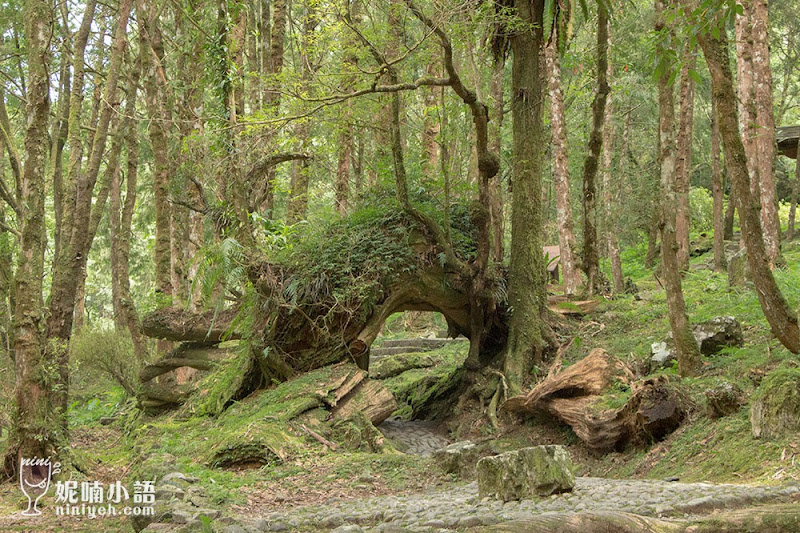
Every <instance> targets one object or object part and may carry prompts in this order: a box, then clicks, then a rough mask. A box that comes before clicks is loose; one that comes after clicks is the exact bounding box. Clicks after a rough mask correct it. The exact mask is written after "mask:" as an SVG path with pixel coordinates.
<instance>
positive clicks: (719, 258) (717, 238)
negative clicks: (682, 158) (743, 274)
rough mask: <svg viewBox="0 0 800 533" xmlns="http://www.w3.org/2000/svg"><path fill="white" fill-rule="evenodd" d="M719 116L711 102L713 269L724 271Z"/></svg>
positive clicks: (722, 190)
mask: <svg viewBox="0 0 800 533" xmlns="http://www.w3.org/2000/svg"><path fill="white" fill-rule="evenodd" d="M719 149H720V147H719V118H717V106H716V105H715V104H714V102H713V100H712V102H711V195H712V197H713V199H714V270H715V271H716V272H725V267H726V264H727V261H726V260H725V215H724V213H723V209H724V208H723V200H724V185H725V183H724V178H723V176H722V168H721V161H720V153H719Z"/></svg>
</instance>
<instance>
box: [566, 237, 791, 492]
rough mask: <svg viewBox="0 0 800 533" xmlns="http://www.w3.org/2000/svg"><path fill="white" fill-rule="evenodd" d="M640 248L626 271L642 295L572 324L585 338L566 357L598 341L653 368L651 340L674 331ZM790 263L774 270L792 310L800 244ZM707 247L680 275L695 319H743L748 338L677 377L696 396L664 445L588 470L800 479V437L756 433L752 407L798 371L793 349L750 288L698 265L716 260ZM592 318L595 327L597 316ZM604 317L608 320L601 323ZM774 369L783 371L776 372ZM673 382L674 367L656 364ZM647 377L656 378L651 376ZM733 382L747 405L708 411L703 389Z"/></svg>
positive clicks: (618, 394) (639, 366)
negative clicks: (777, 334)
mask: <svg viewBox="0 0 800 533" xmlns="http://www.w3.org/2000/svg"><path fill="white" fill-rule="evenodd" d="M643 254H644V247H641V248H636V249H629V250H627V251H626V252H625V253H624V254H623V268H624V269H625V274H626V276H630V277H631V278H632V279H633V281H634V282H635V283H636V285H637V286H638V288H639V291H640V292H639V297H640V298H641V300H637V299H635V298H634V297H633V296H632V295H620V296H618V297H617V298H615V299H613V300H609V301H608V302H605V303H604V304H603V306H602V307H601V308H600V309H599V311H598V312H597V313H595V314H593V315H591V316H590V317H588V320H586V321H584V322H583V323H581V324H580V326H579V327H577V328H576V330H575V336H576V337H577V338H578V339H579V342H576V343H573V347H572V348H571V349H570V352H569V354H568V356H567V359H570V360H577V359H580V358H581V357H583V356H585V355H586V354H587V353H588V352H589V350H591V349H592V348H604V349H605V350H607V351H608V352H609V353H611V354H613V355H616V356H618V357H620V358H622V359H623V360H626V361H628V362H629V363H631V366H632V367H633V368H634V369H636V370H638V371H639V372H641V373H644V374H646V373H647V364H648V361H649V357H650V353H649V352H650V344H651V343H653V342H659V341H662V340H663V339H664V338H665V336H666V335H667V333H668V332H669V322H668V317H667V308H666V297H665V293H664V291H663V289H662V288H661V286H660V284H659V280H658V279H657V277H656V276H655V275H654V274H653V272H652V271H651V270H647V269H644V268H643V267H642V262H643ZM784 257H785V259H786V262H787V266H786V267H785V268H783V269H781V270H778V271H776V273H775V277H776V279H777V281H778V283H779V285H780V287H781V290H782V291H783V294H784V296H785V297H786V299H787V300H788V302H789V305H790V307H791V308H793V309H797V307H798V302H799V301H800V246H797V244H795V243H789V244H787V245H784ZM712 261H713V255H712V254H711V253H707V254H704V255H702V256H700V257H695V258H692V260H691V264H692V265H693V269H692V270H690V271H689V272H688V273H687V274H686V276H685V278H684V280H683V291H684V297H685V300H686V305H687V311H688V313H689V317H690V320H691V322H692V323H698V322H701V321H704V320H709V319H711V318H713V317H715V316H724V315H730V316H734V317H736V318H737V319H738V320H739V322H740V323H741V325H742V329H743V333H744V339H745V344H744V346H743V347H741V348H726V349H724V350H723V351H722V352H720V353H718V354H715V355H713V356H704V357H703V361H702V370H701V373H700V375H699V376H698V377H694V378H687V379H681V380H679V381H678V383H679V386H680V388H681V390H683V392H684V393H685V394H686V397H687V398H688V400H689V403H690V414H689V417H688V420H687V421H686V422H684V424H683V425H682V426H681V428H679V429H678V431H676V432H675V433H674V434H673V435H671V436H670V437H668V438H667V439H666V440H665V441H664V442H662V443H654V444H653V445H652V446H651V447H649V448H648V449H645V450H628V451H626V452H624V453H621V454H617V453H615V454H610V455H608V456H606V457H604V458H601V459H599V460H598V462H597V463H596V464H594V465H593V466H592V467H591V471H592V473H593V474H596V475H608V476H613V477H628V476H639V477H650V478H662V477H668V476H678V477H680V478H681V479H682V480H687V481H696V480H709V481H717V482H745V481H754V482H764V483H775V482H780V481H786V480H792V479H800V457H796V454H798V453H800V448H798V446H800V435H789V436H786V437H777V438H774V439H769V440H766V439H761V440H759V439H755V438H754V437H753V436H752V432H751V426H750V406H751V405H752V402H753V401H754V399H755V398H757V397H759V395H763V394H765V392H764V384H766V383H769V379H770V378H769V377H767V376H770V375H771V373H775V372H778V373H780V372H797V369H795V368H792V367H793V366H794V365H795V364H796V361H797V356H795V355H793V354H791V353H790V352H789V351H788V350H786V349H785V348H784V347H783V346H782V345H781V344H780V343H779V342H778V341H777V340H776V339H775V338H774V336H773V335H772V334H771V332H770V330H769V326H768V324H767V322H766V319H765V318H764V314H763V312H762V310H761V306H760V304H759V302H758V298H757V296H756V294H755V291H754V289H753V288H752V285H748V286H745V287H737V288H730V287H729V286H728V281H727V277H726V275H725V274H724V273H715V272H713V271H711V270H710V269H701V268H698V266H696V265H710V264H711V263H712ZM589 320H591V322H594V323H595V325H592V323H591V322H589ZM597 324H602V327H600V326H597ZM776 369H777V370H776ZM652 374H667V375H670V376H673V378H675V379H677V368H675V366H673V367H671V368H666V369H661V370H653V372H652ZM652 374H651V375H652ZM723 382H729V383H733V384H736V385H737V386H738V387H739V388H740V389H742V391H743V392H744V397H745V399H746V404H745V405H744V406H743V407H742V408H741V409H740V410H739V411H738V412H736V413H734V414H732V415H729V416H727V417H723V418H720V419H710V418H708V416H707V414H706V410H705V406H706V399H705V391H706V389H709V388H713V387H715V386H718V385H720V384H722V383H723ZM625 392H626V391H623V390H620V391H615V390H612V394H609V395H608V396H607V398H605V399H604V401H605V402H606V403H607V404H608V405H607V406H608V407H615V406H617V407H618V406H619V405H620V403H621V402H622V401H623V400H624V399H625V397H626V394H625Z"/></svg>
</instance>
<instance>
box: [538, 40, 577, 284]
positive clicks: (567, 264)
mask: <svg viewBox="0 0 800 533" xmlns="http://www.w3.org/2000/svg"><path fill="white" fill-rule="evenodd" d="M554 31H555V32H557V33H556V34H555V35H553V36H551V38H550V42H549V43H548V44H547V45H546V46H545V62H546V67H547V73H548V92H549V93H550V126H551V132H552V137H551V138H552V143H553V151H554V153H553V181H554V183H555V189H556V218H557V222H558V244H559V248H560V251H561V258H560V263H561V271H562V275H563V277H564V292H565V293H566V294H569V295H572V294H576V293H577V292H578V289H579V288H580V285H581V281H582V278H581V273H580V270H579V268H578V264H577V260H576V258H575V252H576V250H577V249H578V244H577V242H576V239H575V223H574V222H573V220H572V203H571V202H570V187H569V159H568V157H569V156H568V154H569V150H568V147H567V121H566V113H565V109H564V93H563V92H562V89H561V61H560V59H559V49H558V47H559V39H560V38H562V36H561V35H560V34H559V30H558V28H556V29H555V30H554Z"/></svg>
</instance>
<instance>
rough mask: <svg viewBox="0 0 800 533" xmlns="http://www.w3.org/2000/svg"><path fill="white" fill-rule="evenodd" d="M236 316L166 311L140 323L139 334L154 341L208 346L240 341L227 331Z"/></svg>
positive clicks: (230, 311)
mask: <svg viewBox="0 0 800 533" xmlns="http://www.w3.org/2000/svg"><path fill="white" fill-rule="evenodd" d="M238 313H239V310H238V309H237V308H231V309H225V310H222V311H215V310H210V311H206V312H204V313H193V312H191V311H187V310H186V309H183V308H179V307H167V308H164V309H159V310H158V311H154V312H153V313H150V314H149V315H147V316H146V317H145V318H144V320H142V331H143V332H144V334H145V335H147V336H148V337H153V338H156V339H166V340H169V341H179V342H191V343H195V344H204V345H207V346H210V345H214V344H218V343H220V342H222V341H223V340H232V339H239V338H241V337H240V335H239V334H238V333H237V332H235V331H233V332H232V331H230V329H231V324H232V323H233V320H234V319H235V318H236V315H237V314H238Z"/></svg>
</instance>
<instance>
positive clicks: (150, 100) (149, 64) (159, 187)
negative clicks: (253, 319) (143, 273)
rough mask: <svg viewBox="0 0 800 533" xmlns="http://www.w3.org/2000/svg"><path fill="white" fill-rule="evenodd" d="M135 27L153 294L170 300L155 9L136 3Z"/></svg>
mask: <svg viewBox="0 0 800 533" xmlns="http://www.w3.org/2000/svg"><path fill="white" fill-rule="evenodd" d="M138 5H139V9H138V14H139V24H140V32H141V36H142V37H141V38H142V41H141V45H142V46H143V47H144V52H143V54H144V56H143V57H144V61H143V74H144V92H145V105H146V107H147V113H148V114H149V115H150V121H149V125H148V133H149V136H150V145H151V147H152V150H153V190H154V203H155V226H156V234H155V247H154V248H155V251H154V258H155V267H156V291H157V292H158V293H160V294H161V295H162V297H163V298H165V300H166V301H165V302H163V303H167V301H170V300H171V299H172V293H173V287H172V264H171V263H172V239H171V232H170V228H171V219H172V213H171V208H170V204H169V182H170V174H171V165H170V158H169V144H168V139H169V137H168V135H169V115H168V112H167V107H166V106H167V95H166V82H167V80H166V73H165V69H164V47H163V41H162V37H161V31H160V30H159V28H158V19H157V16H156V15H157V10H156V9H154V7H155V6H151V7H150V9H149V10H148V9H147V7H146V6H147V4H146V3H145V2H144V1H143V0H139V4H138Z"/></svg>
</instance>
